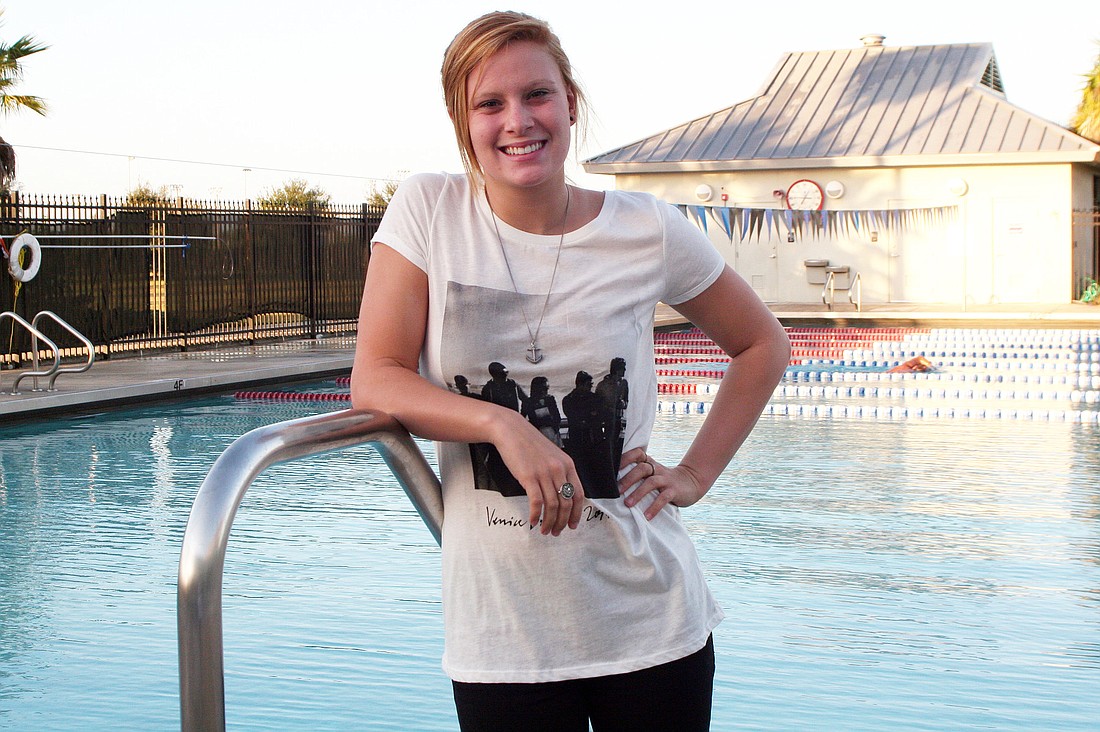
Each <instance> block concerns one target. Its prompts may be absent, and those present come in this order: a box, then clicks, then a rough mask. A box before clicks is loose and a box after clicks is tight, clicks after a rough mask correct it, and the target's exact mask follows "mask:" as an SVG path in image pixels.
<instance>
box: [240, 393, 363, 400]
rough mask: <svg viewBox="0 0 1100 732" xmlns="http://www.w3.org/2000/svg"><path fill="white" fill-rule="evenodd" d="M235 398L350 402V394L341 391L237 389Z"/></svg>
mask: <svg viewBox="0 0 1100 732" xmlns="http://www.w3.org/2000/svg"><path fill="white" fill-rule="evenodd" d="M233 396H234V398H236V399H254V400H263V401H272V402H350V401H351V394H347V393H343V392H310V391H238V392H236V393H235V394H234V395H233Z"/></svg>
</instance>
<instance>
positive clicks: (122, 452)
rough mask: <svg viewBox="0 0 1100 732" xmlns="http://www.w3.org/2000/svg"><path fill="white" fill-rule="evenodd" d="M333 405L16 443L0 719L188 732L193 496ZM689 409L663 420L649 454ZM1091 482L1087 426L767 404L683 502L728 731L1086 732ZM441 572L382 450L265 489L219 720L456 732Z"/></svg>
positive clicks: (235, 540) (9, 491) (1095, 438)
mask: <svg viewBox="0 0 1100 732" xmlns="http://www.w3.org/2000/svg"><path fill="white" fill-rule="evenodd" d="M336 406H338V405H333V404H320V403H317V404H311V403H298V402H287V403H257V402H245V401H235V400H234V399H233V398H232V397H218V398H211V399H207V400H204V401H196V402H189V403H185V404H180V405H170V406H154V407H146V408H142V409H140V410H132V411H120V412H110V413H105V414H101V415H96V416H94V417H86V418H76V419H72V420H51V421H49V422H43V423H38V424H27V425H19V426H13V427H0V729H11V730H74V729H80V730H118V729H128V730H130V729H132V730H168V729H174V728H178V724H179V722H178V720H179V712H178V688H177V683H178V682H177V668H176V624H175V589H176V588H175V583H176V570H177V562H178V558H179V548H180V542H181V540H182V535H183V530H184V526H185V524H186V520H187V516H188V512H189V510H190V506H191V501H192V499H193V497H194V494H195V491H196V489H197V487H198V485H199V484H200V483H201V482H202V479H203V478H204V477H205V475H206V473H207V471H208V470H209V468H210V465H211V464H212V462H213V460H214V459H215V457H216V456H217V455H218V454H220V452H221V451H222V450H224V449H225V447H226V446H228V445H229V444H230V443H231V442H232V441H233V440H234V439H235V438H236V437H238V436H239V435H241V434H243V433H244V432H246V431H248V430H249V429H252V428H253V427H257V426H260V425H263V424H268V423H270V422H273V421H278V420H283V419H290V418H294V417H299V416H305V415H307V414H314V413H317V412H319V411H323V410H330V409H333V408H335V407H336ZM702 419H703V416H702V415H696V414H666V413H661V414H658V417H657V420H658V426H657V430H658V435H659V437H658V438H657V439H656V441H655V444H654V445H653V447H652V449H651V452H652V453H653V454H654V455H655V456H656V457H657V458H658V459H662V460H665V461H672V460H674V459H675V458H676V457H678V455H679V454H681V453H682V451H683V449H684V447H685V445H686V444H687V442H688V441H689V440H690V439H691V436H692V435H693V434H694V432H695V430H697V429H698V426H699V424H700V421H701V420H702ZM424 448H425V450H426V451H428V452H429V459H430V458H431V455H430V446H429V445H426V444H425V445H424ZM1097 476H1100V427H1098V426H1097V425H1096V424H1081V423H1070V422H1057V423H1055V422H1046V421H1041V422H1031V421H1025V422H1020V421H971V420H947V421H945V420H932V421H928V420H900V421H898V420H870V421H861V420H839V419H838V420H833V419H818V418H809V417H807V418H802V417H788V416H765V417H764V418H762V420H761V422H760V424H759V426H758V427H757V429H756V431H755V432H754V433H753V435H752V437H751V438H750V440H749V442H748V443H747V444H746V445H745V447H744V448H743V450H742V453H741V454H740V455H739V457H738V458H737V460H736V461H735V463H734V465H733V466H731V468H730V469H729V470H727V472H726V473H725V475H724V476H723V478H722V480H721V481H720V483H719V485H717V486H716V487H715V488H714V489H713V490H712V492H711V494H710V495H709V496H708V499H707V500H706V501H705V502H704V503H702V504H699V505H697V506H695V507H692V508H690V509H687V510H686V512H685V515H686V518H687V521H688V523H689V525H690V527H691V530H692V532H693V533H694V535H695V537H696V539H697V542H698V546H699V551H700V554H701V556H702V559H703V562H704V564H705V566H706V568H707V571H708V573H709V576H710V580H711V583H712V587H713V589H714V591H715V594H716V595H717V596H718V599H719V601H720V602H721V604H722V605H723V606H724V607H725V609H726V611H727V619H726V621H725V622H724V623H723V624H722V625H721V626H720V627H719V629H718V631H717V632H716V633H715V641H716V646H717V651H718V654H719V655H718V679H717V682H716V690H715V723H714V729H715V730H728V729H768V730H773V729H850V730H893V729H906V730H924V729H928V730H958V729H981V730H990V729H992V730H1037V729H1044V730H1075V729H1080V730H1084V729H1096V728H1097V722H1096V720H1097V719H1100V701H1098V700H1100V479H1098V478H1097ZM438 568H439V558H438V550H437V549H436V547H435V545H434V543H433V541H432V539H431V537H430V535H429V533H428V531H427V530H426V529H425V528H424V526H423V524H422V523H421V521H420V518H419V517H418V516H417V515H416V514H415V513H414V512H413V511H412V509H411V507H410V506H409V504H408V501H407V500H406V499H405V497H404V495H403V493H402V492H401V490H400V489H399V488H398V487H397V486H396V484H395V482H394V481H393V479H392V478H391V477H389V474H388V472H387V470H386V468H385V467H384V465H383V463H382V462H381V460H380V459H378V458H377V456H376V455H375V453H374V452H373V451H372V450H371V448H369V447H364V448H357V449H354V450H349V451H345V452H341V453H331V454H328V455H324V456H319V457H316V458H310V459H307V460H301V461H297V462H294V463H290V464H286V465H281V466H277V467H275V468H272V469H270V470H269V471H267V472H266V473H265V474H263V475H262V476H261V477H260V478H259V479H258V480H257V482H256V483H255V484H254V486H253V487H252V489H251V490H250V491H249V493H248V495H247V496H246V497H245V500H244V502H243V504H242V506H241V509H240V511H239V513H238V515H237V520H236V522H235V524H234V529H233V533H232V535H231V537H230V542H229V550H228V555H227V565H226V575H225V598H224V618H225V648H226V697H227V716H228V723H229V726H230V728H231V729H278V730H294V729H302V730H305V729H309V730H321V729H325V730H328V729H332V730H336V729H341V730H347V729H383V730H448V729H456V728H457V727H456V723H455V719H454V713H453V711H452V708H451V698H450V687H449V682H448V681H447V679H446V678H445V677H444V676H443V674H442V673H441V671H440V670H439V656H440V654H441V652H442V625H441V618H440V605H439V582H438V577H437V574H438Z"/></svg>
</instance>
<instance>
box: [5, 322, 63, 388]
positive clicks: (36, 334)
mask: <svg viewBox="0 0 1100 732" xmlns="http://www.w3.org/2000/svg"><path fill="white" fill-rule="evenodd" d="M5 318H7V319H9V320H11V321H12V322H14V323H18V324H19V325H21V326H23V327H24V328H26V329H27V331H29V332H30V334H31V337H32V338H34V345H35V349H36V350H35V354H34V368H33V369H32V370H30V371H24V372H23V373H21V374H19V375H18V376H16V377H15V382H14V383H13V384H12V385H11V391H10V392H9V393H10V394H11V395H12V396H15V395H18V394H19V382H20V381H22V380H23V379H25V378H27V377H31V378H33V379H34V380H35V390H36V391H37V390H38V377H39V376H50V375H52V374H54V373H56V372H57V370H58V369H59V368H61V352H60V351H59V350H57V345H56V344H55V343H54V342H53V341H51V340H50V339H49V338H47V337H46V336H45V335H43V334H42V331H40V330H38V328H36V327H35V326H34V325H32V324H30V323H28V322H27V321H26V320H24V319H23V318H21V317H19V316H18V315H17V314H15V313H14V312H13V311H11V310H6V311H4V312H2V313H0V321H3V320H4V319H5ZM38 341H42V342H43V343H45V344H46V347H47V348H48V349H49V350H50V351H51V352H52V353H53V366H51V367H50V368H49V369H46V370H45V371H40V370H39V369H38V351H37V348H38ZM50 384H51V385H52V384H53V381H52V380H51V381H50Z"/></svg>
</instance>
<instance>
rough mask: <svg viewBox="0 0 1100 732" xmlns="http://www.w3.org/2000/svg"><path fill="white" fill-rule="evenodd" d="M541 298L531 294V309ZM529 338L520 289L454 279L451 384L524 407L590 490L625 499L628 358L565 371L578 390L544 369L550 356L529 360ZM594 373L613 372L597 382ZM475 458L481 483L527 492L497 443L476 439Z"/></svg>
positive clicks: (448, 320)
mask: <svg viewBox="0 0 1100 732" xmlns="http://www.w3.org/2000/svg"><path fill="white" fill-rule="evenodd" d="M519 297H520V298H523V296H519ZM537 299H538V298H531V297H528V298H525V300H526V304H527V306H528V308H530V307H531V301H532V300H537ZM539 305H541V301H540V302H539ZM470 334H486V335H490V334H491V337H487V338H484V339H481V338H474V337H471V335H470ZM529 340H530V338H529V334H528V332H527V329H526V326H525V324H524V321H523V316H522V314H521V313H520V312H519V308H518V307H517V295H516V294H515V293H514V292H507V291H501V290H494V289H490V288H483V287H475V286H470V285H460V284H457V283H453V282H452V283H448V291H447V306H446V314H445V317H444V324H443V341H444V343H447V344H448V345H447V348H445V349H444V352H445V353H446V354H447V357H446V358H445V359H444V363H443V364H442V366H443V368H444V369H445V373H450V374H452V376H451V378H450V379H449V380H448V381H449V384H450V386H451V389H452V390H453V391H455V392H457V393H459V394H462V395H464V396H468V397H471V398H474V399H482V400H485V401H489V402H493V403H494V404H498V405H500V406H502V407H505V408H507V409H512V410H514V411H517V412H519V413H520V414H522V415H523V416H524V417H526V418H527V421H529V422H530V423H531V424H532V425H533V426H534V427H535V428H536V429H538V430H539V431H540V432H541V433H542V434H543V435H545V436H546V439H548V440H550V441H551V442H553V443H554V444H555V445H557V446H558V447H560V448H562V449H563V450H565V451H566V452H567V453H568V454H569V456H570V458H572V460H573V464H574V465H575V467H576V469H577V475H578V476H579V477H580V480H581V485H582V486H584V492H585V496H586V497H588V498H618V497H619V489H618V483H617V478H618V467H619V462H620V460H621V458H622V452H623V440H624V437H625V434H626V408H627V405H628V403H629V400H630V389H629V384H628V383H627V379H626V360H625V359H623V358H620V357H615V358H612V359H611V360H610V362H609V363H608V364H592V365H590V366H589V365H588V364H585V366H587V367H588V368H581V369H579V370H577V371H569V372H566V373H568V376H567V377H566V378H565V379H562V380H563V381H566V379H568V380H567V381H566V383H567V384H568V385H569V386H570V387H571V389H569V390H568V391H567V390H565V389H556V388H555V387H557V386H558V384H556V383H554V379H555V378H562V377H561V376H558V375H556V374H551V373H549V372H546V371H543V370H542V369H543V368H544V367H546V366H547V365H548V364H547V362H543V363H540V364H538V365H537V366H532V365H530V364H527V363H524V362H523V356H522V354H523V352H524V346H525V345H526V343H527V341H529ZM501 343H504V344H506V346H510V347H507V348H506V350H507V352H508V353H509V354H511V355H512V356H513V359H512V360H513V361H515V362H516V363H518V364H520V365H522V366H523V367H524V368H525V369H526V371H525V373H535V375H534V376H532V377H531V381H530V384H529V386H528V387H527V388H525V386H524V385H521V384H520V383H517V381H516V380H515V379H513V378H511V377H510V375H509V373H510V372H509V363H507V362H506V361H505V360H504V359H505V358H506V356H504V355H503V352H499V353H497V352H494V351H493V348H494V345H493V344H501ZM493 355H496V356H497V357H498V358H500V359H501V360H499V361H490V362H488V363H486V362H485V360H484V359H485V358H486V357H491V356H493ZM564 355H565V354H562V353H558V354H556V356H557V358H555V359H554V361H557V362H559V363H560V362H561V359H562V357H563V356H564ZM551 363H553V361H551ZM590 372H594V373H597V374H598V373H601V372H602V373H605V374H606V375H604V376H603V377H602V378H601V379H600V380H599V381H598V382H596V381H595V379H594V378H593V377H592V375H591V373H590ZM525 381H526V380H525ZM570 382H571V383H570ZM555 392H556V393H555ZM559 404H560V407H559ZM470 459H471V461H472V463H473V475H474V487H475V488H477V489H479V490H489V491H495V492H497V493H500V494H501V495H504V496H523V495H526V493H525V492H524V490H523V488H522V487H521V486H520V484H519V481H517V480H516V479H515V477H513V476H512V473H511V472H510V471H509V470H508V468H507V466H505V464H504V461H503V460H502V459H501V456H500V453H499V452H498V451H497V449H496V447H495V446H493V445H492V444H489V443H477V444H472V445H470Z"/></svg>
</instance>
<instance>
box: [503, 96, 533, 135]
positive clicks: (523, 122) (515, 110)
mask: <svg viewBox="0 0 1100 732" xmlns="http://www.w3.org/2000/svg"><path fill="white" fill-rule="evenodd" d="M507 124H508V131H509V132H523V131H524V130H526V129H528V128H530V127H531V112H530V110H529V109H527V105H525V104H522V103H519V102H517V103H515V104H511V105H509V107H508V114H507Z"/></svg>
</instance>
